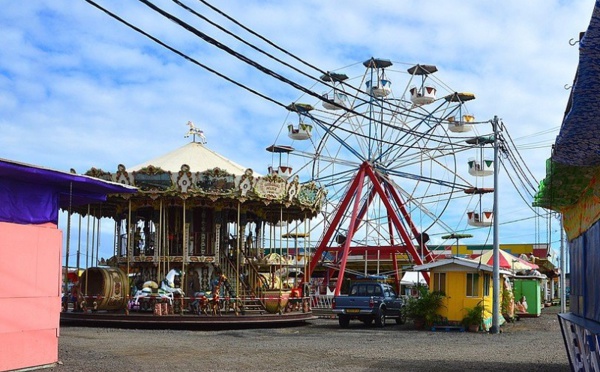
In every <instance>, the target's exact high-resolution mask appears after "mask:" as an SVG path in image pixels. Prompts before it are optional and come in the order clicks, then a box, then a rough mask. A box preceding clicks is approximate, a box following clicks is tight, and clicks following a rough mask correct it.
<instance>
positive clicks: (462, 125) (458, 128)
mask: <svg viewBox="0 0 600 372" xmlns="http://www.w3.org/2000/svg"><path fill="white" fill-rule="evenodd" d="M465 116H466V115H465ZM471 117H473V116H471ZM447 120H448V130H449V131H450V132H454V133H464V132H468V131H470V130H471V129H473V126H472V125H471V124H469V123H470V122H469V121H466V120H459V121H456V119H455V118H454V116H451V117H449V118H448V119H447Z"/></svg>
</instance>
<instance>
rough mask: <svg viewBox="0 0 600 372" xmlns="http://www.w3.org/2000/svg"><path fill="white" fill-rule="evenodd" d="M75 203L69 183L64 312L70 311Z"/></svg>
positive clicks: (71, 185) (71, 184) (71, 183)
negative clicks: (72, 228)
mask: <svg viewBox="0 0 600 372" xmlns="http://www.w3.org/2000/svg"><path fill="white" fill-rule="evenodd" d="M72 202H73V182H70V183H69V211H68V215H67V244H66V247H65V253H66V257H65V266H66V268H65V275H64V293H63V298H62V301H63V306H64V307H63V311H64V312H66V311H67V310H69V248H70V246H71V212H72V210H71V204H72Z"/></svg>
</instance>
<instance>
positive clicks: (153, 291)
mask: <svg viewBox="0 0 600 372" xmlns="http://www.w3.org/2000/svg"><path fill="white" fill-rule="evenodd" d="M152 296H156V297H159V298H161V299H165V300H167V301H168V302H169V305H173V293H171V292H166V291H164V290H162V289H160V288H158V283H156V282H155V281H153V280H148V281H146V282H144V284H142V289H138V290H136V291H135V294H134V295H133V300H132V301H131V303H130V306H129V308H130V309H131V310H134V309H139V308H140V299H142V298H145V297H152Z"/></svg>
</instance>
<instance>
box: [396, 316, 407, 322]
mask: <svg viewBox="0 0 600 372" xmlns="http://www.w3.org/2000/svg"><path fill="white" fill-rule="evenodd" d="M404 323H406V316H405V315H404V314H400V315H399V316H398V317H397V318H396V324H404Z"/></svg>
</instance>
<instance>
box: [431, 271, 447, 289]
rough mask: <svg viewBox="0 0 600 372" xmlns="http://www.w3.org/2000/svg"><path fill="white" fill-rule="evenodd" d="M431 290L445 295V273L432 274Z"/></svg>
mask: <svg viewBox="0 0 600 372" xmlns="http://www.w3.org/2000/svg"><path fill="white" fill-rule="evenodd" d="M433 290H434V291H439V292H444V293H446V273H434V274H433Z"/></svg>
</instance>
